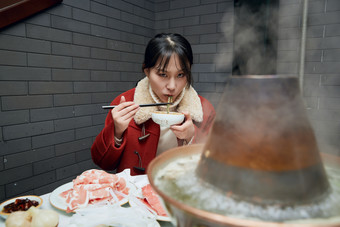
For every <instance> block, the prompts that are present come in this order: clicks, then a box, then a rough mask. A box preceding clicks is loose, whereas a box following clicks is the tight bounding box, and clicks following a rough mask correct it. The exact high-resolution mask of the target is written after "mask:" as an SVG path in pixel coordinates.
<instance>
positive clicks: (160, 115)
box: [151, 111, 184, 127]
mask: <svg viewBox="0 0 340 227" xmlns="http://www.w3.org/2000/svg"><path fill="white" fill-rule="evenodd" d="M151 117H152V120H153V121H154V122H155V123H157V124H159V125H160V126H163V127H170V126H171V125H176V124H181V123H182V122H183V120H184V114H183V113H178V112H169V113H167V112H166V111H155V112H152V115H151Z"/></svg>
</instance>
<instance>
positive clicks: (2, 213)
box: [0, 195, 43, 219]
mask: <svg viewBox="0 0 340 227" xmlns="http://www.w3.org/2000/svg"><path fill="white" fill-rule="evenodd" d="M26 198H27V199H29V200H35V201H37V202H39V205H38V206H36V207H37V208H38V207H40V206H41V205H42V203H43V199H42V198H41V197H39V196H36V195H24V196H19V197H15V198H12V199H9V200H6V201H4V202H2V203H1V204H0V216H1V217H2V218H4V219H6V218H7V217H8V216H9V215H10V214H11V213H5V212H3V211H2V210H3V208H4V206H6V205H7V204H10V203H13V202H14V201H15V200H16V199H26Z"/></svg>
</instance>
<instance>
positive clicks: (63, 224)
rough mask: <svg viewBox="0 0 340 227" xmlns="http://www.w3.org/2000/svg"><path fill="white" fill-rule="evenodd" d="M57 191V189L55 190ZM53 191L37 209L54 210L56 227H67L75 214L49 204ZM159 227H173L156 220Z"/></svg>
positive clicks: (2, 225) (1, 225)
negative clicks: (56, 219) (56, 215)
mask: <svg viewBox="0 0 340 227" xmlns="http://www.w3.org/2000/svg"><path fill="white" fill-rule="evenodd" d="M139 179H143V180H147V176H146V175H142V176H139ZM56 190H57V189H56ZM53 194H54V191H53V192H49V193H46V194H44V195H39V197H41V199H42V201H43V202H42V204H41V206H40V207H39V208H40V209H46V210H54V211H55V212H57V213H58V215H59V225H58V227H67V226H69V221H70V220H71V219H72V216H73V215H75V213H67V212H65V211H64V210H62V209H58V208H56V207H55V206H54V205H53V204H51V198H53V197H52V196H53ZM5 221H6V220H5V219H4V218H3V217H0V227H5ZM158 223H159V226H161V227H174V225H173V224H172V223H171V222H170V218H169V220H166V221H165V220H158ZM141 227H142V226H141Z"/></svg>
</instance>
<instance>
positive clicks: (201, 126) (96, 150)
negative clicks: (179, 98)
mask: <svg viewBox="0 0 340 227" xmlns="http://www.w3.org/2000/svg"><path fill="white" fill-rule="evenodd" d="M134 93H135V88H133V89H131V90H129V91H126V92H125V93H123V94H121V95H119V96H118V97H116V98H115V99H114V100H113V101H112V103H111V105H118V104H119V101H120V98H121V96H122V95H124V96H125V99H126V101H133V98H134ZM199 98H200V100H201V103H202V107H203V121H202V122H201V123H197V122H194V124H195V135H194V139H193V142H192V143H195V142H196V141H201V139H205V138H206V136H207V134H208V133H209V130H210V127H211V126H212V122H213V120H214V118H215V109H214V107H213V106H212V105H211V103H210V102H209V101H208V100H206V99H205V98H203V97H201V96H199ZM144 124H145V134H148V133H150V136H149V137H147V138H146V139H144V140H142V141H139V140H138V138H139V137H140V136H141V134H142V125H137V124H136V123H135V121H134V120H131V121H130V123H129V126H128V128H127V129H126V131H125V132H124V135H123V138H124V139H123V142H122V145H121V146H120V147H119V148H118V147H116V146H115V142H114V123H113V119H112V116H111V111H110V112H109V113H108V115H107V117H106V120H105V126H104V128H103V130H102V131H101V132H100V133H99V135H98V136H97V137H96V139H95V141H94V143H93V145H92V147H91V155H92V159H93V161H94V163H95V164H96V165H98V166H100V167H101V168H102V169H104V170H114V169H117V172H121V171H123V170H124V169H126V168H130V169H131V175H138V174H145V172H143V171H139V170H136V169H134V168H133V167H134V166H137V167H138V166H139V158H138V155H137V154H136V153H135V151H138V153H139V155H140V157H141V160H142V167H143V168H145V169H146V168H147V166H148V164H149V163H150V162H151V160H152V159H154V158H155V156H156V152H157V146H158V141H159V136H160V126H159V125H158V124H156V123H154V122H153V121H152V119H149V120H147V121H146V122H145V123H144Z"/></svg>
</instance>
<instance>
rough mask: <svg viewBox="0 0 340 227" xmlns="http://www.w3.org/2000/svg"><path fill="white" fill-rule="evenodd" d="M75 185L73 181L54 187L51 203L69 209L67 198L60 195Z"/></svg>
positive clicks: (64, 209)
mask: <svg viewBox="0 0 340 227" xmlns="http://www.w3.org/2000/svg"><path fill="white" fill-rule="evenodd" d="M72 187H73V183H72V182H69V183H66V184H63V185H61V186H59V187H58V188H56V189H54V190H53V192H52V193H51V195H50V203H51V205H52V206H53V207H54V208H56V209H58V210H61V211H65V212H66V209H67V203H66V202H65V200H64V199H63V198H62V197H61V196H60V193H62V192H65V191H67V190H69V189H71V188H72ZM127 202H128V200H127V199H123V200H121V201H120V202H119V205H124V204H126V203H127Z"/></svg>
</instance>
